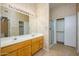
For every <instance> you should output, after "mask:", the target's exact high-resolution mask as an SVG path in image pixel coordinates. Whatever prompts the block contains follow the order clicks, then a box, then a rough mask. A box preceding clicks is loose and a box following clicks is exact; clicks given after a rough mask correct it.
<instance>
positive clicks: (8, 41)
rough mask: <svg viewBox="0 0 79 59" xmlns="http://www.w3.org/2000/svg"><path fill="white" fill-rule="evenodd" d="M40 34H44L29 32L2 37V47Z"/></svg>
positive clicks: (0, 43)
mask: <svg viewBox="0 0 79 59" xmlns="http://www.w3.org/2000/svg"><path fill="white" fill-rule="evenodd" d="M39 36H43V34H38V33H34V34H28V35H21V36H14V37H7V38H0V47H1V48H2V47H5V46H8V45H11V44H15V43H19V42H22V41H25V40H31V39H33V38H36V37H39ZM15 39H16V40H15Z"/></svg>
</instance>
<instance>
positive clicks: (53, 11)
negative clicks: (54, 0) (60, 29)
mask: <svg viewBox="0 0 79 59" xmlns="http://www.w3.org/2000/svg"><path fill="white" fill-rule="evenodd" d="M75 13H76V4H72V3H71V4H62V5H59V6H56V7H52V8H50V16H51V17H50V18H63V17H65V16H70V15H74V14H75Z"/></svg>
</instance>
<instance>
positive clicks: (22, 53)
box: [18, 46, 31, 56]
mask: <svg viewBox="0 0 79 59" xmlns="http://www.w3.org/2000/svg"><path fill="white" fill-rule="evenodd" d="M18 56H31V46H25V47H22V48H21V49H19V50H18Z"/></svg>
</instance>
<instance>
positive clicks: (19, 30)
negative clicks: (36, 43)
mask: <svg viewBox="0 0 79 59" xmlns="http://www.w3.org/2000/svg"><path fill="white" fill-rule="evenodd" d="M0 13H1V16H0V27H1V30H0V32H1V34H0V38H3V37H11V36H19V35H27V34H29V16H28V15H26V14H23V13H22V12H19V11H18V10H15V9H12V8H9V7H8V8H7V7H5V6H0Z"/></svg>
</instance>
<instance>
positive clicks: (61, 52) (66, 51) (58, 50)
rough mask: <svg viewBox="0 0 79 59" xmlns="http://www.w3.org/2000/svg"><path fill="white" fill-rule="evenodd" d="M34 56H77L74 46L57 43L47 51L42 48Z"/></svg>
mask: <svg viewBox="0 0 79 59" xmlns="http://www.w3.org/2000/svg"><path fill="white" fill-rule="evenodd" d="M34 56H77V53H76V49H75V48H73V47H69V46H65V45H63V44H60V43H58V44H57V45H55V46H54V47H52V48H50V50H49V52H46V51H45V50H43V49H42V50H40V51H39V52H37V53H36V54H35V55H34Z"/></svg>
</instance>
